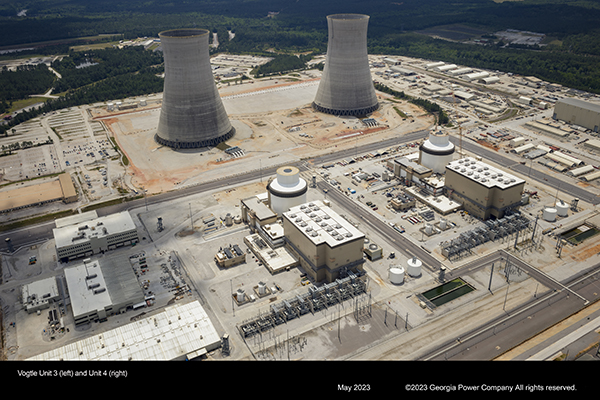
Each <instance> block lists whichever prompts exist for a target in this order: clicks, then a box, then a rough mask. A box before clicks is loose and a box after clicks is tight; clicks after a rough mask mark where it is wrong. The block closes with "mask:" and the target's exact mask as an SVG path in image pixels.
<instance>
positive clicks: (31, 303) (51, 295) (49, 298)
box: [21, 277, 61, 314]
mask: <svg viewBox="0 0 600 400" xmlns="http://www.w3.org/2000/svg"><path fill="white" fill-rule="evenodd" d="M60 298H61V295H60V293H59V291H58V286H57V283H56V277H51V278H46V279H42V280H39V281H35V282H31V283H28V284H26V285H23V286H22V287H21V301H22V303H23V308H24V309H25V310H27V313H28V314H31V313H34V312H38V311H40V310H43V309H46V308H49V307H50V305H51V304H52V303H53V302H56V301H58V300H60Z"/></svg>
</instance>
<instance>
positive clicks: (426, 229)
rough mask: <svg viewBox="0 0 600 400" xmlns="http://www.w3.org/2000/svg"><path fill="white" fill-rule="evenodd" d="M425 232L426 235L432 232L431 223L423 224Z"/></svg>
mask: <svg viewBox="0 0 600 400" xmlns="http://www.w3.org/2000/svg"><path fill="white" fill-rule="evenodd" d="M425 233H426V234H427V235H431V234H432V233H433V227H432V226H431V224H427V225H425Z"/></svg>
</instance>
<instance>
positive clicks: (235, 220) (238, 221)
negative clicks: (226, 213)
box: [233, 215, 242, 225]
mask: <svg viewBox="0 0 600 400" xmlns="http://www.w3.org/2000/svg"><path fill="white" fill-rule="evenodd" d="M233 223H234V224H236V225H237V224H241V223H242V217H240V216H239V215H237V216H236V217H235V218H234V219H233Z"/></svg>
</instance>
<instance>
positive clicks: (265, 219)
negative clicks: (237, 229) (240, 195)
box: [240, 193, 277, 230]
mask: <svg viewBox="0 0 600 400" xmlns="http://www.w3.org/2000/svg"><path fill="white" fill-rule="evenodd" d="M267 201H268V194H267V193H265V194H264V196H263V195H259V196H252V197H248V198H246V199H242V200H241V201H240V209H241V211H242V221H243V222H244V223H246V224H248V226H249V227H250V229H251V230H257V229H261V227H262V226H263V225H268V224H272V223H275V222H277V213H275V212H274V211H273V210H271V209H270V208H269V206H268V204H267Z"/></svg>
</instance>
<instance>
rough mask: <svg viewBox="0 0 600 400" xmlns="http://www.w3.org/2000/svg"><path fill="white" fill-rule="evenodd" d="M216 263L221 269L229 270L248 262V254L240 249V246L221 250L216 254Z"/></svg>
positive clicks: (235, 245)
mask: <svg viewBox="0 0 600 400" xmlns="http://www.w3.org/2000/svg"><path fill="white" fill-rule="evenodd" d="M215 262H216V263H217V265H218V266H219V267H221V268H229V267H233V266H236V265H238V264H242V263H245V262H246V253H244V252H243V251H242V249H240V246H238V245H237V244H234V245H233V246H229V247H224V248H221V249H219V251H218V252H217V254H215Z"/></svg>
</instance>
